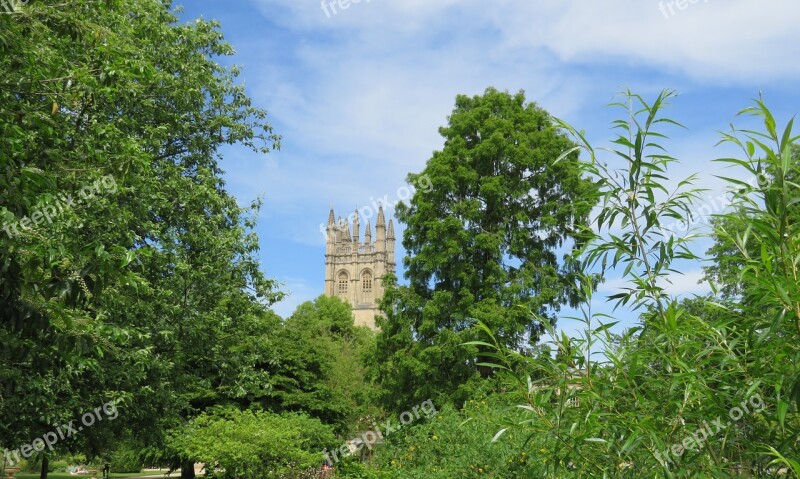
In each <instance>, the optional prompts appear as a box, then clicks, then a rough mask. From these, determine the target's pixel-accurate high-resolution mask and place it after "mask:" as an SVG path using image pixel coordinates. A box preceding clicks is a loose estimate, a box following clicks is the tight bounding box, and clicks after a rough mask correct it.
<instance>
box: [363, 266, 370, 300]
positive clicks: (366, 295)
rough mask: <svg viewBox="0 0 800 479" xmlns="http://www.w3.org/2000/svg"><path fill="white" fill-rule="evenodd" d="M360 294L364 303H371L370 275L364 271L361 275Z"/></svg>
mask: <svg viewBox="0 0 800 479" xmlns="http://www.w3.org/2000/svg"><path fill="white" fill-rule="evenodd" d="M361 292H362V293H363V300H364V302H365V303H371V302H372V273H370V272H369V271H365V272H364V273H362V274H361Z"/></svg>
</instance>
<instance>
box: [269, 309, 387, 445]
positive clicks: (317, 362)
mask: <svg viewBox="0 0 800 479" xmlns="http://www.w3.org/2000/svg"><path fill="white" fill-rule="evenodd" d="M373 344H374V333H373V332H372V331H370V330H368V329H367V328H364V327H356V326H354V325H353V312H352V310H351V308H350V305H348V304H347V303H345V302H344V301H342V300H341V299H339V298H331V297H327V296H320V297H318V298H317V299H315V300H314V301H313V302H312V301H308V302H305V303H303V304H301V305H300V306H298V307H297V310H296V311H295V312H294V313H293V314H292V315H291V316H290V317H289V318H288V319H287V320H286V322H285V325H284V327H283V329H282V330H281V331H280V333H279V335H278V339H277V341H276V342H275V351H276V357H277V361H276V364H275V365H274V366H273V367H271V368H270V372H271V376H270V377H271V384H272V389H271V394H270V397H268V398H265V402H264V404H265V407H267V408H269V409H270V410H273V411H278V412H283V411H297V412H299V411H302V412H304V413H306V414H309V415H311V416H312V417H315V418H318V419H320V420H322V421H323V422H324V423H326V424H330V425H332V426H333V427H334V429H335V431H336V432H337V433H339V434H341V435H347V434H352V433H355V432H357V430H358V429H359V427H362V426H364V425H371V424H370V422H369V421H368V419H367V418H368V417H375V416H376V415H378V414H379V413H380V411H379V410H378V409H377V408H375V407H374V406H373V402H374V400H375V396H376V392H375V388H374V386H373V385H371V384H370V383H369V381H367V379H366V375H367V373H366V370H365V369H366V368H365V366H364V364H363V361H364V356H365V354H366V352H367V351H368V350H370V349H371V347H372V346H373Z"/></svg>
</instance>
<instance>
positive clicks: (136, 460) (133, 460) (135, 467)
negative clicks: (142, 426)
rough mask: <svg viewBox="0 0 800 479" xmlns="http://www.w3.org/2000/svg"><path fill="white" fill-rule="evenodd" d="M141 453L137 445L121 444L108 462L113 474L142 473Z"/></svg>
mask: <svg viewBox="0 0 800 479" xmlns="http://www.w3.org/2000/svg"><path fill="white" fill-rule="evenodd" d="M139 451H140V448H139V447H138V445H136V444H128V443H121V444H119V445H118V446H117V448H116V449H114V452H112V453H111V457H110V458H109V460H108V463H109V466H110V468H111V472H122V473H126V472H141V471H142V459H141V456H140V454H139ZM101 467H102V465H101Z"/></svg>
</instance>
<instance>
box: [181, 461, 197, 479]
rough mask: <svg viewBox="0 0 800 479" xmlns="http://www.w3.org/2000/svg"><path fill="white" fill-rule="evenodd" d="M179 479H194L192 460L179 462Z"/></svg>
mask: <svg viewBox="0 0 800 479" xmlns="http://www.w3.org/2000/svg"><path fill="white" fill-rule="evenodd" d="M181 479H194V462H192V461H186V462H183V463H181Z"/></svg>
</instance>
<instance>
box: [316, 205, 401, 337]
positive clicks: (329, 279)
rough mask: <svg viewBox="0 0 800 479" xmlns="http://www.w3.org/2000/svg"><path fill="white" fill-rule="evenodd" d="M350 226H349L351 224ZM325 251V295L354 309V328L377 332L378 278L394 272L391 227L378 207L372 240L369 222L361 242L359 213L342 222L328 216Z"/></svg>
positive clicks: (379, 293) (332, 216) (380, 294)
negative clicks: (336, 297)
mask: <svg viewBox="0 0 800 479" xmlns="http://www.w3.org/2000/svg"><path fill="white" fill-rule="evenodd" d="M350 220H351V221H352V224H351V221H350ZM351 228H352V235H351ZM326 238H327V245H326V248H325V295H326V296H338V297H340V298H342V299H343V300H345V301H347V302H348V303H350V305H351V306H352V307H353V315H354V316H355V324H356V326H367V327H369V328H371V329H376V326H375V316H376V315H378V314H379V311H378V302H379V301H380V299H381V297H383V282H382V281H381V278H383V276H384V275H385V274H386V273H390V272H394V264H395V263H394V240H395V238H394V224H393V223H392V220H391V219H389V228H388V231H387V228H386V219H385V218H384V215H383V206H380V207H379V208H378V219H377V222H376V224H375V241H372V231H371V228H370V224H369V220H368V221H367V224H366V231H365V232H364V241H363V242H362V241H361V236H360V224H359V217H358V210H356V211H355V212H354V213H353V214H352V215H350V218H348V219H345V220H343V219H342V218H341V217H339V219H338V220H336V216H335V215H334V213H333V208H331V212H330V214H329V215H328V227H327V230H326Z"/></svg>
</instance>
